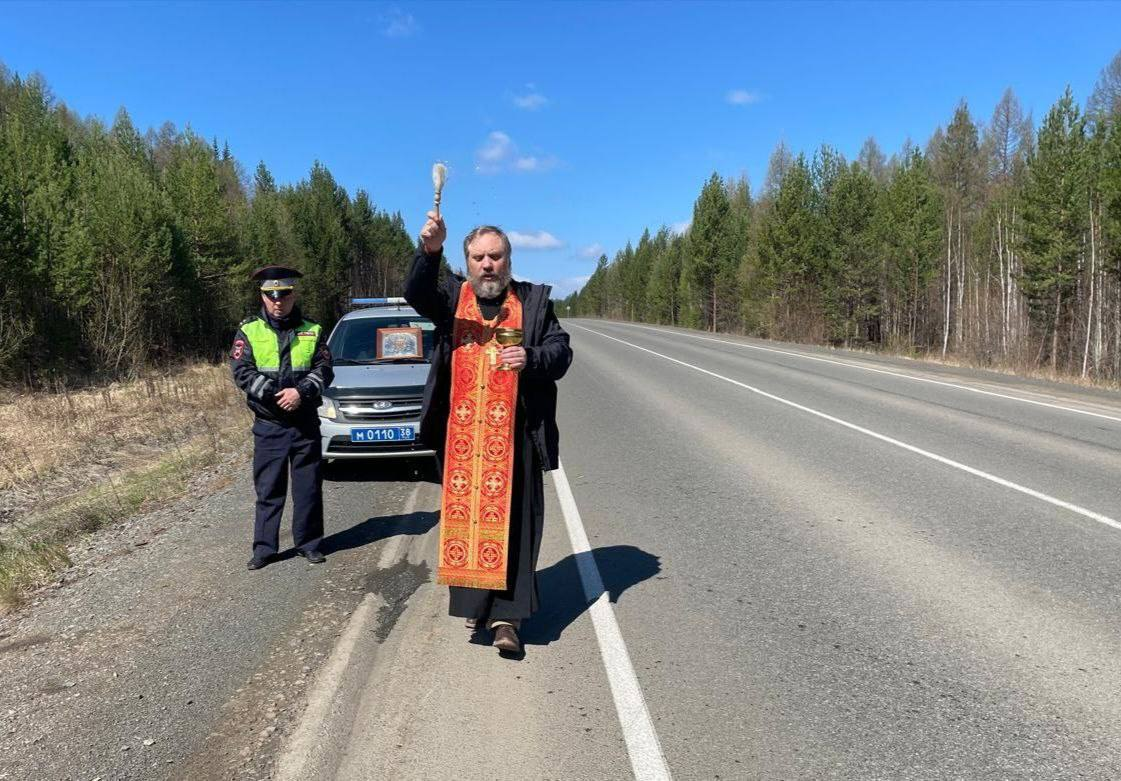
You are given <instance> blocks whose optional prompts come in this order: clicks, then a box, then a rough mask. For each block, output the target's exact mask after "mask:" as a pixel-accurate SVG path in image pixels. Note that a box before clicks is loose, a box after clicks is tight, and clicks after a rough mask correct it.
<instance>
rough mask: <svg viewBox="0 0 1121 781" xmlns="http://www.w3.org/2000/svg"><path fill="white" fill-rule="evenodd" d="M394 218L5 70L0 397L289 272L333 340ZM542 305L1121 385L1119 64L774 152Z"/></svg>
mask: <svg viewBox="0 0 1121 781" xmlns="http://www.w3.org/2000/svg"><path fill="white" fill-rule="evenodd" d="M414 247H415V242H414V240H413V239H412V238H411V237H410V236H409V235H408V233H407V231H406V230H405V224H404V220H403V219H402V217H401V215H400V213H399V212H394V213H390V212H389V211H387V210H382V209H379V208H378V207H377V206H376V205H375V204H373V203H372V202H371V201H370V198H369V196H368V194H367V193H366V192H365V191H363V190H358V191H357V192H356V193H355V194H354V195H353V196H351V195H350V194H349V193H347V191H346V190H345V189H344V188H343V187H341V186H340V185H339V184H338V183H337V182H336V181H335V179H334V177H333V176H332V175H331V173H330V171H329V170H328V169H327V168H326V166H324V165H322V164H321V163H319V162H318V161H316V162H314V163H313V164H312V166H311V169H310V171H309V174H308V177H307V178H306V179H303V180H301V181H299V182H297V183H295V184H290V185H283V186H278V185H277V183H276V182H275V180H274V179H273V177H272V175H271V173H270V172H269V170H268V168H267V166H266V164H265V163H264V162H263V161H262V162H260V163H258V165H257V166H256V168H255V170H254V173H253V174H252V175H249V174H248V173H247V172H246V171H245V170H244V169H243V167H242V165H241V163H240V162H239V161H238V160H237V159H236V158H235V157H234V156H233V155H232V154H231V152H230V150H229V148H228V146H225V147H223V148H219V145H218V142H217V138H216V137H215V138H212V139H211V140H210V141H207V140H206V139H204V138H202V137H201V136H199V135H197V134H196V133H194V132H193V131H192V130H191V128H190V127H189V126H188V127H187V128H185V129H183V130H179V129H177V128H176V127H175V126H174V125H172V124H171V123H165V124H164V125H163V126H161V127H160V128H159V129H158V130H154V129H150V130H148V131H147V132H146V133H144V134H141V133H140V132H139V131H138V130H137V129H136V128H135V127H134V126H133V124H132V121H131V119H130V118H129V115H128V113H127V111H126V110H125V109H124V108H122V109H121V110H120V111H119V112H118V113H117V116H116V117H115V119H114V121H113V122H112V124H111V125H108V126H107V125H106V124H105V123H104V122H102V121H101V120H99V119H98V118H96V117H89V118H82V117H79V116H78V115H76V114H75V113H74V112H72V111H70V110H69V109H68V108H67V107H66V105H65V104H64V103H61V102H60V101H58V100H56V99H55V97H54V96H53V94H52V93H51V91H50V89H49V87H48V86H47V84H46V81H45V80H44V79H43V78H42V77H41V76H39V75H37V74H34V75H32V76H30V77H28V78H26V79H24V78H21V77H19V76H18V75H16V74H13V73H11V72H9V71H8V70H7V69H6V68H5V67H4V66H3V64H2V63H0V382H6V383H13V382H20V383H23V384H25V385H29V386H41V385H44V384H49V383H51V382H68V381H72V380H74V379H81V378H106V377H109V378H112V377H116V376H122V375H130V374H136V373H138V372H140V371H141V370H143V369H144V368H146V367H149V366H151V365H154V364H155V365H162V364H166V363H168V362H173V361H176V360H182V359H186V358H208V359H214V358H216V357H218V356H219V355H221V354H222V353H223V352H224V350H225V348H226V346H227V342H228V338H229V335H230V334H231V333H232V331H233V328H234V327H235V326H236V324H237V323H238V322H239V321H240V320H241V318H242V317H244V315H246V314H248V313H250V312H252V311H254V309H255V304H254V301H255V291H254V288H253V285H252V284H251V283H250V282H249V281H248V279H247V277H248V273H249V271H250V269H252V268H253V267H255V266H256V265H261V264H263V263H264V262H270V263H282V264H286V265H294V266H297V267H299V268H301V269H302V270H303V271H304V273H305V278H304V280H303V284H302V285H301V287H302V291H303V293H302V295H303V306H304V309H305V312H306V313H307V314H308V315H309V316H311V317H313V318H316V319H318V320H320V322H322V323H323V324H324V325H325V326H326V327H328V328H329V327H330V326H331V325H333V323H334V322H335V320H336V319H337V318H338V317H339V316H340V315H341V314H342V313H343V312H344V311H345V310H346V307H347V302H348V299H349V298H350V297H351V296H352V295H386V294H389V295H392V294H393V293H395V292H399V291H400V290H401V287H402V284H403V281H404V277H405V274H406V273H407V269H408V265H409V262H410V259H411V257H412V252H413V249H414ZM560 306H561V309H560V312H561V313H562V314H564V313H570V314H573V315H580V316H596V317H608V318H620V319H630V320H635V321H641V322H651V323H662V324H670V325H681V326H688V327H695V328H704V329H707V330H711V331H725V332H730V333H742V334H747V335H754V336H762V337H768V338H776V339H784V340H790V341H799V342H809V343H819V344H834V345H843V346H866V347H872V348H876V349H887V350H891V351H896V352H903V353H908V354H922V355H930V354H939V355H941V356H943V357H947V356H954V357H956V358H961V359H965V360H969V361H972V362H976V363H979V364H984V365H996V366H1005V367H1010V368H1035V367H1050V368H1051V369H1052V370H1053V371H1057V372H1063V373H1068V374H1078V375H1080V376H1083V377H1092V378H1094V379H1104V380H1109V381H1112V382H1114V383H1116V382H1118V381H1121V52H1119V53H1118V55H1117V56H1116V57H1114V59H1113V60H1112V62H1111V63H1110V64H1109V65H1108V66H1107V67H1106V68H1104V69H1103V71H1102V73H1101V75H1100V77H1099V79H1098V81H1097V84H1096V86H1095V88H1094V90H1093V92H1092V93H1091V95H1090V96H1089V99H1088V100H1087V103H1086V106H1085V107H1084V108H1083V107H1080V106H1079V105H1078V104H1077V103H1076V102H1075V99H1074V96H1073V94H1072V92H1071V90H1070V88H1069V87H1068V88H1067V90H1066V92H1065V93H1064V94H1063V95H1062V96H1060V97H1059V99H1058V100H1057V101H1056V103H1055V104H1054V105H1053V106H1052V107H1051V109H1050V110H1049V111H1048V112H1047V114H1046V116H1045V117H1044V119H1043V121H1042V122H1041V124H1040V126H1039V127H1038V129H1036V128H1035V127H1034V126H1033V120H1032V117H1031V116H1030V115H1026V114H1025V113H1024V111H1023V109H1022V107H1021V106H1020V103H1019V100H1018V99H1017V98H1016V95H1015V93H1014V92H1013V91H1012V90H1011V89H1008V90H1006V91H1005V93H1004V96H1003V97H1002V99H1001V100H1000V102H999V103H998V104H997V106H996V108H995V109H994V111H993V113H992V115H991V118H990V120H989V122H988V123H987V124H981V123H979V122H978V121H977V120H976V119H975V118H974V116H973V115H972V113H971V112H970V109H969V107H968V105H967V104H966V103H965V102H964V101H962V102H961V103H960V104H959V105H958V107H957V108H956V110H955V111H954V114H953V117H952V119H951V121H950V122H949V123H948V124H947V125H946V127H945V128H942V127H939V128H937V129H936V130H935V131H934V133H933V134H932V135H931V137H930V139H929V141H928V142H927V144H926V145H925V147H924V148H922V149H920V148H919V147H917V146H915V145H913V144H912V143H910V141H908V142H907V143H905V144H904V146H903V148H902V149H901V150H899V151H898V152H896V153H895V154H893V155H891V157H890V158H889V157H888V156H887V155H886V154H885V153H884V152H883V151H882V150H881V149H880V147H879V145H878V143H877V142H876V140H875V137H874V136H870V137H869V138H868V140H867V141H865V143H864V145H863V147H862V149H861V151H860V153H859V154H858V155H857V158H856V160H853V161H851V162H850V161H847V160H846V159H845V158H844V156H843V155H841V154H840V153H839V152H838V151H837V150H836V149H835V148H833V147H831V146H829V145H828V144H823V145H822V146H821V147H820V148H819V149H817V150H816V151H814V152H813V153H812V155H809V156H807V155H806V154H805V153H804V152H799V153H798V154H794V153H793V152H792V151H791V150H790V149H788V148H787V147H786V145H785V144H783V143H780V144H778V146H777V147H776V148H775V150H774V152H773V153H772V155H771V159H770V163H769V166H768V171H767V174H766V177H765V179H764V182H763V186H762V188H761V189H760V191H759V192H758V194H757V195H756V196H754V197H753V195H752V192H751V188H750V185H749V183H748V182H747V180H746V177H740V178H738V179H727V180H725V179H724V178H722V177H721V176H719V175H718V174H716V173H714V174H713V175H712V176H711V177H710V178H709V179H708V181H706V182H705V184H704V185H703V187H702V188H701V192H700V194H699V196H698V198H697V200H696V202H695V204H694V209H693V219H692V222H691V224H690V225H689V227H688V228H687V229H686V230H684V231H682V232H681V233H674V232H672V231H671V230H670V229H669V228H667V227H665V226H663V227H662V228H661V229H659V230H657V231H656V232H654V233H653V234H652V233H651V231H650V229H646V230H645V231H644V232H643V234H642V237H641V238H640V239H639V241H638V243H637V245H636V246H635V245H632V244H630V243H628V244H627V246H626V247H625V248H624V249H623V250H620V251H619V252H617V253H616V254H615V256H614V258H613V259H611V260H609V259H608V258H607V256H606V255H602V256H601V257H600V258H599V262H598V264H597V267H596V269H595V271H594V273H593V274H592V275H591V276H590V278H589V279H588V281H587V282H586V283H585V285H584V286H583V288H582V289H581V290H579V291H577V292H575V293H573V294H571V295H569V296H568V297H567V298H564V299H563V300H561V301H560Z"/></svg>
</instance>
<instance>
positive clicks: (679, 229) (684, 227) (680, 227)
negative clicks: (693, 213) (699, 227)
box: [669, 220, 693, 236]
mask: <svg viewBox="0 0 1121 781" xmlns="http://www.w3.org/2000/svg"><path fill="white" fill-rule="evenodd" d="M692 226H693V221H692V220H685V221H684V222H675V223H674V224H673V225H671V226H669V229H670V231H671V232H673V233H676V234H677V235H678V236H684V235H685V232H686V231H688V230H689V228H691V227H692Z"/></svg>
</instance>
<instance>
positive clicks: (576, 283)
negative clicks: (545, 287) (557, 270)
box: [548, 274, 592, 316]
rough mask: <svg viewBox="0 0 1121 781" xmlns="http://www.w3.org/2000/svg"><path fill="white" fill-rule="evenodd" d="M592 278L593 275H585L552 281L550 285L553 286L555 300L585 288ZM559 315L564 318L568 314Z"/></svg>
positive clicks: (561, 313)
mask: <svg viewBox="0 0 1121 781" xmlns="http://www.w3.org/2000/svg"><path fill="white" fill-rule="evenodd" d="M591 278H592V277H591V275H589V274H585V275H584V276H581V277H564V278H562V279H551V280H549V282H548V284H550V285H552V286H553V292H552V297H553V298H564V297H566V296H568V295H570V294H571V293H575V292H576V291H577V290H579V289H580V288H582V287H584V285H586V284H587V283H588V280H589V279H591ZM557 314H559V315H561V316H564V315H565V314H566V313H565V312H558V313H557Z"/></svg>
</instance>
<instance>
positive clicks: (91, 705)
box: [0, 320, 1121, 780]
mask: <svg viewBox="0 0 1121 781" xmlns="http://www.w3.org/2000/svg"><path fill="white" fill-rule="evenodd" d="M565 326H566V328H568V329H569V332H570V333H571V335H572V341H573V347H574V350H575V354H576V359H575V362H574V364H573V367H572V369H571V371H570V372H569V375H568V376H567V377H566V378H565V379H564V380H563V381H562V384H561V399H560V424H561V430H562V444H561V452H562V460H563V462H564V470H563V473H553V475H552V477H551V478H550V479H547V480H546V499H547V508H546V510H547V514H546V536H545V540H544V546H543V552H542V561H541V575H540V580H541V590H542V597H543V605H544V606H543V610H542V611H541V613H539V614H538V615H537V616H535V618H534V619H533V620H532V621H530V622H528V623H527V624H526V625H525V627H524V629H523V637H524V639H525V640H526V644H527V648H526V654H525V656H524V658H522V659H517V660H512V659H506V658H502V657H500V656H499V655H498V654H497V653H496V652H495V651H494V649H493V648H491V647H489V646H487V645H486V644H485V638H479V637H476V638H474V640H473V639H472V638H471V636H470V635H469V634H468V632H467V631H466V629H465V628H464V627H463V626H462V624H461V622H459V621H458V620H456V619H451V618H449V617H447V615H446V592H445V590H444V589H442V588H441V587H438V586H436V585H435V584H434V583H433V582H432V573H431V565H432V563H433V562H434V561H435V549H436V539H437V538H436V535H437V528H436V526H435V524H436V512H435V511H436V510H437V509H438V506H439V489H438V486H436V485H434V484H433V483H432V482H430V481H426V480H424V479H422V478H423V477H424V475H423V474H421V475H417V474H413V473H412V472H411V471H410V466H409V465H400V466H398V467H396V468H390V467H388V466H387V465H384V464H380V465H376V464H366V465H363V466H360V467H356V468H353V469H344V470H339V471H336V473H335V474H334V475H333V479H332V480H331V481H330V482H329V483H328V486H327V508H328V512H327V523H328V534H329V537H328V545H327V549H328V553H329V559H328V562H327V564H326V565H323V566H321V567H308V566H307V565H306V564H304V563H303V562H302V561H301V560H296V559H290V560H288V561H283V562H280V563H278V564H276V565H273V566H270V567H269V568H267V569H266V570H263V571H261V572H258V573H248V572H246V571H245V570H244V560H245V559H246V558H247V557H248V535H249V529H248V519H249V517H250V514H251V509H252V490H251V486H250V485H249V482H248V479H247V478H248V474H247V471H248V468H247V466H246V465H245V464H237V465H232V466H231V467H230V468H229V476H228V482H229V484H228V485H226V486H225V487H222V488H221V489H220V490H218V491H217V492H216V493H213V494H212V495H208V496H206V497H205V498H201V499H187V500H184V501H183V502H181V503H180V504H178V505H176V506H175V507H172V508H168V509H167V510H165V511H162V512H161V513H156V514H154V515H153V516H151V517H147V518H144V519H141V520H140V521H138V522H137V523H134V524H130V525H129V526H127V527H123V528H120V529H117V530H114V531H112V532H107V533H103V534H100V535H95V536H94V537H93V538H91V539H90V540H88V541H87V542H85V543H83V545H85V546H86V547H85V549H83V550H80V551H75V556H76V559H77V560H78V567H76V569H75V571H74V574H72V576H70V577H69V578H68V581H67V582H66V583H63V584H61V585H60V586H59V587H58V588H56V589H51V590H48V591H47V592H44V593H43V594H41V595H39V596H38V597H37V599H36V602H35V604H34V605H32V606H31V608H29V609H28V610H27V611H25V612H24V613H21V614H19V615H17V616H11V617H8V618H5V619H3V620H0V680H3V682H4V685H3V687H2V688H0V779H4V778H10V779H17V778H18V779H24V778H34V779H37V778H44V779H48V778H49V779H54V778H59V779H61V778H73V779H93V778H102V779H110V778H128V779H140V778H191V779H194V778H200V779H209V778H254V779H257V778H278V779H296V778H299V779H305V778H309V779H383V778H393V779H428V778H434V777H442V778H449V779H465V780H466V779H581V780H582V779H589V780H595V779H623V778H628V777H632V776H635V775H637V776H638V777H641V778H644V779H645V778H650V779H656V778H668V777H669V776H670V775H671V774H672V776H674V777H676V778H678V779H693V778H698V779H700V778H710V779H715V778H720V779H827V778H830V779H862V780H863V779H1073V778H1092V779H1111V778H1119V777H1121V706H1119V705H1118V704H1117V697H1116V695H1115V692H1116V691H1118V690H1119V689H1121V686H1119V684H1121V680H1118V679H1119V678H1121V673H1119V670H1118V664H1117V662H1118V656H1119V651H1121V642H1119V639H1118V638H1119V637H1121V632H1119V631H1118V630H1119V629H1121V619H1119V618H1118V610H1117V607H1118V604H1117V603H1118V596H1117V595H1118V593H1119V592H1121V578H1119V577H1118V569H1119V566H1118V559H1119V556H1118V553H1119V552H1121V524H1118V521H1121V509H1119V508H1118V506H1117V505H1118V503H1117V501H1116V499H1117V495H1118V492H1117V490H1116V489H1115V488H1114V485H1115V479H1114V475H1116V474H1117V473H1118V469H1119V467H1121V453H1119V452H1118V447H1117V445H1118V434H1119V433H1121V398H1119V397H1118V396H1117V395H1116V394H1111V393H1104V392H1100V391H1087V390H1080V389H1077V388H1074V387H1072V386H1062V385H1056V384H1049V383H1043V382H1033V381H1026V380H1021V379H1016V378H1010V377H1001V376H998V375H993V374H988V373H981V372H972V371H966V370H957V369H950V368H945V367H936V366H931V365H928V364H918V363H914V362H909V361H903V360H892V359H882V358H874V357H870V356H864V355H859V354H853V353H841V352H830V351H825V350H815V349H810V348H801V347H789V346H784V345H778V344H774V343H766V342H757V341H751V340H744V339H736V338H732V337H724V336H719V337H713V336H711V335H704V334H699V333H695V332H683V331H676V330H673V329H651V328H647V327H642V326H636V325H627V324H620V323H609V322H602V321H580V320H570V321H566V322H565ZM569 491H570V492H571V494H570V495H569ZM584 534H586V538H587V539H586V543H587V546H586V547H588V548H590V550H591V553H584V552H581V551H582V550H583V547H582V546H583V541H582V535H584Z"/></svg>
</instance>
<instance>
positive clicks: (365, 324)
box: [328, 315, 436, 366]
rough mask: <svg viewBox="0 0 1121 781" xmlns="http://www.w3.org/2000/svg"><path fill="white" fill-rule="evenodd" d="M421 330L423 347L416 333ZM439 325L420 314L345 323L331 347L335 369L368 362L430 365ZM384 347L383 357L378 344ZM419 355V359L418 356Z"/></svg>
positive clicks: (332, 340)
mask: <svg viewBox="0 0 1121 781" xmlns="http://www.w3.org/2000/svg"><path fill="white" fill-rule="evenodd" d="M412 329H419V331H420V336H421V339H420V344H419V345H418V344H417V342H416V330H412ZM435 329H436V326H435V325H433V324H432V321H431V320H426V319H425V318H423V317H420V316H419V315H402V316H401V317H360V318H354V319H353V320H343V321H342V322H341V323H339V327H338V328H336V329H335V332H334V333H333V334H331V340H330V341H329V342H328V346H329V347H330V348H331V357H332V359H333V362H334V364H335V365H336V366H347V365H357V364H367V363H428V362H429V360H430V358H431V355H432V341H433V338H434V335H435ZM379 343H380V344H381V348H382V349H381V357H379V354H378V345H379ZM417 352H420V357H417V355H416V353H417Z"/></svg>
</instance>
